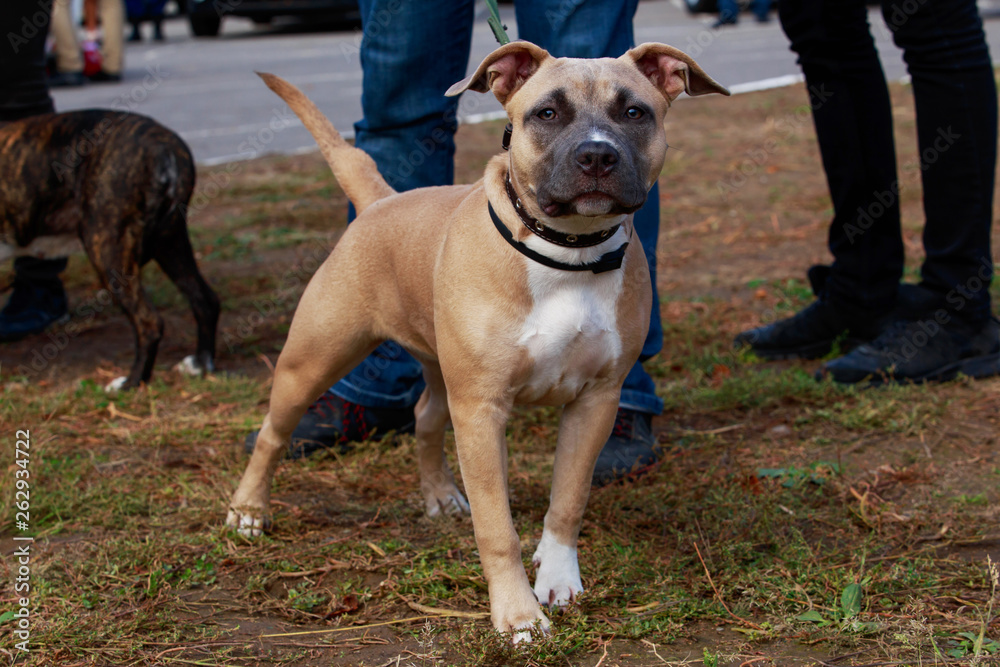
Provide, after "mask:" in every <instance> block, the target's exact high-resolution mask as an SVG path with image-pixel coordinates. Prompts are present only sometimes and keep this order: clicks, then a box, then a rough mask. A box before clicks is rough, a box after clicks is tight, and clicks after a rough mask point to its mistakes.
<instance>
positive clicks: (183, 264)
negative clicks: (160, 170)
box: [153, 209, 219, 375]
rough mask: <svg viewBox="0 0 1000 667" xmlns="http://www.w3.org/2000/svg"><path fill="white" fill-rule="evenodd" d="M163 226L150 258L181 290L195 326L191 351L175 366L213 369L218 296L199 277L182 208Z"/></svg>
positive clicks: (202, 370)
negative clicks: (196, 333)
mask: <svg viewBox="0 0 1000 667" xmlns="http://www.w3.org/2000/svg"><path fill="white" fill-rule="evenodd" d="M168 215H170V216H172V217H173V220H170V221H169V222H168V223H167V224H165V225H164V226H163V228H164V229H165V230H168V231H166V232H165V233H164V235H163V236H162V237H161V238H160V239H159V240H158V242H157V244H156V247H155V248H154V249H153V258H154V259H155V260H156V263H157V264H159V265H160V268H161V269H163V272H164V273H165V274H167V277H168V278H170V280H171V281H173V283H174V284H175V285H177V289H179V290H180V291H181V294H183V295H184V296H185V297H186V298H187V300H188V304H190V306H191V312H192V313H193V314H194V321H195V324H196V326H197V329H198V346H197V348H196V351H195V354H193V355H190V356H187V357H185V358H184V360H183V361H181V362H180V363H179V364H178V365H177V370H179V371H181V372H182V373H186V374H188V375H200V374H202V373H211V372H212V371H213V370H215V333H216V327H217V326H218V323H219V297H218V296H216V294H215V292H214V291H212V288H211V287H209V285H208V283H207V282H206V281H205V279H204V278H203V277H202V275H201V272H200V271H199V270H198V263H197V262H196V261H195V258H194V250H193V249H192V248H191V240H190V239H189V238H188V232H187V223H186V220H185V215H184V212H183V211H181V210H180V209H176V210H174V211H172V212H170V213H168Z"/></svg>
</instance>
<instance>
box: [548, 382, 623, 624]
mask: <svg viewBox="0 0 1000 667" xmlns="http://www.w3.org/2000/svg"><path fill="white" fill-rule="evenodd" d="M618 396H619V394H618V392H617V391H606V392H601V393H593V392H592V393H589V394H587V395H585V396H581V397H580V398H578V399H577V400H576V401H574V402H573V403H570V404H568V405H567V406H566V407H565V409H564V410H563V415H562V421H561V422H560V424H559V440H558V444H557V445H556V458H555V464H554V469H553V474H552V496H551V499H550V501H549V510H548V512H546V514H545V528H544V530H543V531H542V539H541V541H540V542H539V543H538V549H536V550H535V555H534V556H533V557H532V561H533V562H534V564H535V565H536V566H537V567H538V574H537V576H536V578H535V589H534V590H535V596H536V597H537V598H538V600H539V601H540V602H541V603H542V604H547V605H549V606H562V605H565V604H568V603H569V602H570V601H572V600H573V599H574V598H575V597H576V596H577V595H579V594H580V593H582V592H583V583H582V582H581V580H580V565H579V563H578V561H577V555H576V542H577V538H578V537H579V535H580V523H581V522H582V520H583V512H584V509H585V508H586V506H587V497H588V496H589V495H590V483H591V479H592V477H593V474H594V464H595V462H596V461H597V456H598V455H599V454H600V453H601V448H602V447H603V446H604V443H605V442H607V440H608V436H610V435H611V429H612V427H613V426H614V422H615V413H616V412H617V410H618Z"/></svg>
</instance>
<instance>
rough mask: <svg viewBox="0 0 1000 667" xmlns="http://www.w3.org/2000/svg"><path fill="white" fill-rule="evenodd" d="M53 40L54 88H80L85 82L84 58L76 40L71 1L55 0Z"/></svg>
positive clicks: (52, 28)
mask: <svg viewBox="0 0 1000 667" xmlns="http://www.w3.org/2000/svg"><path fill="white" fill-rule="evenodd" d="M51 31H52V38H53V39H54V40H55V47H54V48H55V54H56V73H55V75H54V76H53V77H52V81H51V84H52V85H53V86H74V85H75V86H79V85H82V84H83V82H84V80H83V56H82V55H81V52H80V43H79V42H78V41H77V38H76V29H75V27H74V26H73V16H72V12H71V11H70V0H55V3H54V4H53V6H52V24H51Z"/></svg>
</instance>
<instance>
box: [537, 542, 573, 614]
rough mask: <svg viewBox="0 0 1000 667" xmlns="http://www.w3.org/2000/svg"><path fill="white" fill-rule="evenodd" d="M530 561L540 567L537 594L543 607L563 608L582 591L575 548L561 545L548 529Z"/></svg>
mask: <svg viewBox="0 0 1000 667" xmlns="http://www.w3.org/2000/svg"><path fill="white" fill-rule="evenodd" d="M531 560H532V562H534V564H535V565H536V566H537V567H538V575H537V576H536V577H535V588H534V591H535V597H536V598H538V601H539V602H540V603H541V604H544V605H548V606H549V607H563V606H565V605H568V604H569V603H571V602H573V601H575V600H576V597H577V596H578V595H579V594H580V593H582V592H583V582H582V581H580V563H579V562H578V561H577V557H576V547H570V546H566V545H564V544H560V543H559V542H558V541H556V539H555V538H554V537H553V536H552V534H551V533H549V531H547V530H546V531H543V532H542V539H541V541H540V542H539V543H538V549H536V550H535V555H534V556H532V559H531Z"/></svg>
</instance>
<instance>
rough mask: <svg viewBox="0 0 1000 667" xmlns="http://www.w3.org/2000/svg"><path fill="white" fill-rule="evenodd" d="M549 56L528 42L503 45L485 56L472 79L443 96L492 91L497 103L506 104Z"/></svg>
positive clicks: (453, 87)
mask: <svg viewBox="0 0 1000 667" xmlns="http://www.w3.org/2000/svg"><path fill="white" fill-rule="evenodd" d="M550 57H551V56H549V52H548V51H546V50H545V49H543V48H542V47H540V46H535V45H534V44H532V43H531V42H522V41H516V42H510V43H509V44H504V45H503V46H501V47H500V48H499V49H497V50H496V51H494V52H493V53H491V54H490V55H488V56H486V58H485V59H484V60H483V62H482V63H481V64H480V65H479V67H477V68H476V71H475V72H473V73H472V76H470V77H468V78H466V79H464V80H462V81H459V82H458V83H456V84H455V85H454V86H452V87H451V88H449V89H448V92H446V93H445V95H447V96H448V97H454V96H455V95H460V94H461V93H463V92H465V91H466V90H474V91H476V92H477V93H485V92H488V91H491V90H492V91H493V94H494V95H495V96H496V98H497V99H498V100H500V104H507V100H508V99H510V96H511V95H513V94H514V93H515V92H517V89H518V88H520V87H521V86H522V85H523V84H524V82H525V81H527V80H528V78H529V77H530V76H531V75H532V74H534V73H535V72H536V71H538V67H539V66H540V65H541V64H542V62H543V61H545V60H547V59H548V58H550Z"/></svg>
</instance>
